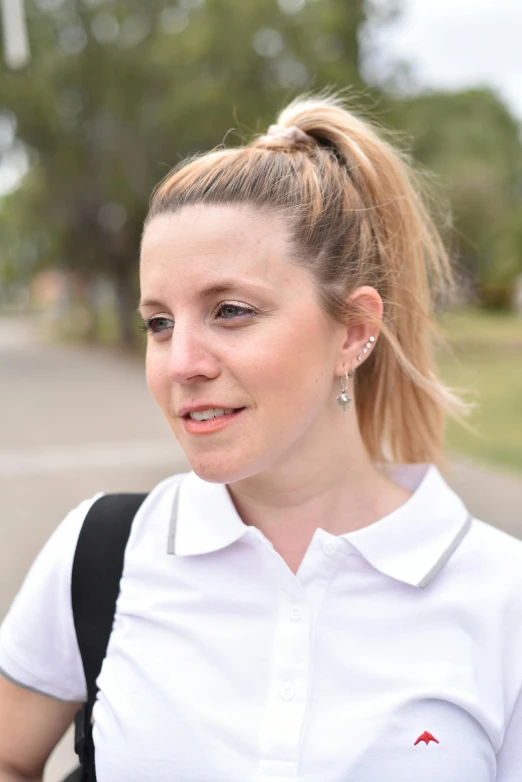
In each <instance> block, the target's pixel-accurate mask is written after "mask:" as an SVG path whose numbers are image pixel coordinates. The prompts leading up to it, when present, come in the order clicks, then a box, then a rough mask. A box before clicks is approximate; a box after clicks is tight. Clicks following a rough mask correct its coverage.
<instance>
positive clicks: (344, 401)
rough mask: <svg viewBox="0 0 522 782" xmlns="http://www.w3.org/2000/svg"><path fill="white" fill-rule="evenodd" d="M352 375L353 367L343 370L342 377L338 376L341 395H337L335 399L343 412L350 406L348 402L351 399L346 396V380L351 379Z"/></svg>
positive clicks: (353, 373)
mask: <svg viewBox="0 0 522 782" xmlns="http://www.w3.org/2000/svg"><path fill="white" fill-rule="evenodd" d="M354 375H355V372H354V370H353V369H351V370H350V372H345V377H344V378H343V377H340V378H339V383H340V384H341V395H340V396H338V397H337V400H336V401H337V404H338V405H339V407H340V408H341V410H342V411H343V413H346V411H347V410H348V408H349V406H350V402H351V401H352V400H351V399H350V397H349V396H348V381H349V380H351V379H352V377H353V376H354Z"/></svg>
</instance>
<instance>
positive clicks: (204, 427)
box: [181, 407, 245, 435]
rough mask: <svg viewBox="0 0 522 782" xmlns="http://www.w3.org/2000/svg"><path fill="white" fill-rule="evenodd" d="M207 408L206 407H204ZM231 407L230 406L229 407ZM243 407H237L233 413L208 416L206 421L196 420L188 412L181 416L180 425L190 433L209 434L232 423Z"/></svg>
mask: <svg viewBox="0 0 522 782" xmlns="http://www.w3.org/2000/svg"><path fill="white" fill-rule="evenodd" d="M204 409H207V408H204ZM229 409H231V408H229ZM244 409H245V408H244V407H242V408H239V409H237V410H235V411H234V412H233V413H225V415H219V416H215V417H213V418H209V419H208V420H207V421H196V420H194V419H193V418H191V417H190V416H189V415H188V414H187V415H185V416H183V417H182V419H181V420H182V422H183V423H182V426H183V429H184V431H185V432H186V433H187V434H191V435H211V434H214V433H216V432H220V431H221V430H222V429H225V428H226V427H228V426H231V425H233V423H234V421H236V420H237V419H238V418H240V417H241V414H242V412H243V410H244Z"/></svg>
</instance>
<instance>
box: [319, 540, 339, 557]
mask: <svg viewBox="0 0 522 782" xmlns="http://www.w3.org/2000/svg"><path fill="white" fill-rule="evenodd" d="M338 550H339V544H338V543H337V541H336V540H325V542H324V543H323V551H324V553H325V554H327V555H328V556H329V557H331V556H332V555H333V554H337V552H338Z"/></svg>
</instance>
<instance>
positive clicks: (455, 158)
mask: <svg viewBox="0 0 522 782" xmlns="http://www.w3.org/2000/svg"><path fill="white" fill-rule="evenodd" d="M387 119H388V120H389V122H390V123H391V124H392V125H394V126H395V127H398V128H400V129H401V130H403V131H406V132H407V134H408V136H409V137H410V138H411V151H412V153H413V156H414V157H415V158H416V159H417V160H418V161H419V162H420V163H421V164H422V166H423V167H426V168H427V169H429V170H430V171H433V172H435V173H436V175H437V179H438V183H437V184H438V188H439V189H440V190H441V191H443V192H445V193H447V195H448V197H449V200H450V202H451V208H452V213H453V228H452V232H451V233H452V242H451V243H452V246H453V247H454V249H455V253H456V255H457V256H458V258H459V264H460V266H461V268H462V270H463V272H464V273H466V272H467V273H468V274H470V275H471V276H472V278H473V279H474V280H475V284H476V287H477V293H478V296H479V299H480V300H482V301H483V303H485V304H488V303H502V302H507V300H508V299H509V292H510V289H511V287H512V285H513V283H514V280H515V277H516V274H517V273H518V271H519V270H520V265H519V266H518V271H517V263H516V262H515V260H514V259H515V255H516V253H515V248H516V247H518V242H519V241H520V235H521V230H520V227H519V225H520V214H521V211H522V202H521V184H522V145H521V141H520V127H519V125H518V123H517V121H516V120H515V119H514V117H513V116H512V115H511V113H510V111H509V110H508V108H507V107H506V106H505V105H504V103H503V102H502V101H501V100H500V99H499V98H498V97H497V95H496V94H495V93H494V92H492V91H491V90H488V89H473V90H465V91H461V92H455V93H442V92H439V93H428V94H425V95H421V96H420V97H417V98H412V99H409V100H406V99H403V100H397V101H395V102H394V103H393V104H392V105H391V107H390V111H389V113H388V114H387ZM517 232H518V233H517ZM517 237H518V238H517ZM521 252H522V251H521V250H518V256H519V257H520V254H521ZM495 291H496V293H495V295H493V293H494V292H495Z"/></svg>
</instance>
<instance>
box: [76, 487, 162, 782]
mask: <svg viewBox="0 0 522 782" xmlns="http://www.w3.org/2000/svg"><path fill="white" fill-rule="evenodd" d="M146 496H147V495H146V494H105V495H103V496H102V497H100V498H99V499H98V500H96V502H94V503H93V505H92V506H91V508H90V510H89V512H88V513H87V516H86V517H85V520H84V522H83V526H82V529H81V531H80V535H79V537H78V543H77V545H76V552H75V555H74V562H73V569H72V583H71V598H72V608H73V615H74V627H75V630H76V637H77V639H78V646H79V647H80V654H81V657H82V663H83V670H84V672H85V679H86V681H87V702H86V703H85V704H84V706H83V707H82V708H81V709H80V711H79V712H78V713H77V714H76V717H75V727H76V734H75V742H74V744H75V746H74V748H75V751H76V752H77V754H78V757H79V758H80V763H81V765H82V775H81V780H82V782H87V781H88V782H96V771H95V768H94V744H93V739H92V723H91V718H92V709H93V706H94V702H95V700H96V695H97V692H98V688H97V686H96V679H97V678H98V676H99V674H100V671H101V667H102V663H103V660H104V658H105V655H106V652H107V646H108V644H109V638H110V635H111V631H112V625H113V622H114V613H115V610H116V600H117V599H118V595H119V592H120V580H121V576H122V572H123V560H124V556H125V547H126V545H127V541H128V539H129V535H130V530H131V527H132V522H133V520H134V516H135V515H136V512H137V511H138V508H139V507H140V506H141V504H142V503H143V501H144V499H145V497H146Z"/></svg>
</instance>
